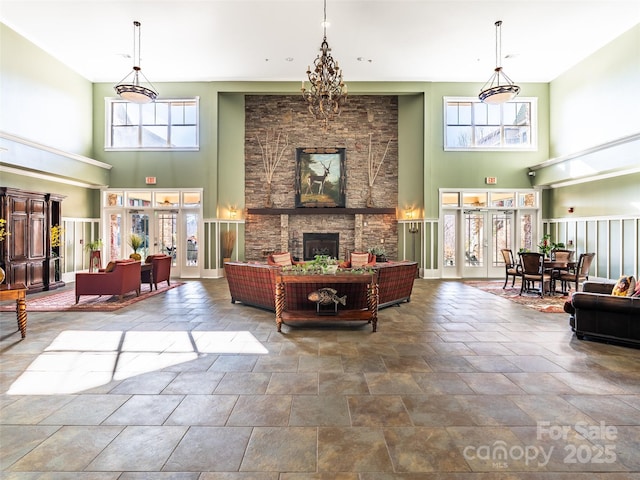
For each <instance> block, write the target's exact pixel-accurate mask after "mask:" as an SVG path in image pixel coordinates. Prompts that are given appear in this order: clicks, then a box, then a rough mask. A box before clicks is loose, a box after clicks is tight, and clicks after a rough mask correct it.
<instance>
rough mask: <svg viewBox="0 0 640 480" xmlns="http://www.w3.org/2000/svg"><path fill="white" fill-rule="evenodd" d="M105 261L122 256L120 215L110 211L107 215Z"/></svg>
mask: <svg viewBox="0 0 640 480" xmlns="http://www.w3.org/2000/svg"><path fill="white" fill-rule="evenodd" d="M107 222H108V224H107V230H108V231H107V238H108V240H107V244H106V248H107V252H106V256H107V262H111V261H115V260H118V259H119V258H122V248H123V245H122V215H121V214H119V213H110V214H109V215H108V216H107Z"/></svg>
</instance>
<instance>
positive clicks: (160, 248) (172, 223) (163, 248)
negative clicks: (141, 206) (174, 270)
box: [154, 210, 178, 267]
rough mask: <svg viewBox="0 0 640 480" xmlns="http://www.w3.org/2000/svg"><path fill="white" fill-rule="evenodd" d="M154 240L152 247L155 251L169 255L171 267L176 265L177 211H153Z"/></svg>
mask: <svg viewBox="0 0 640 480" xmlns="http://www.w3.org/2000/svg"><path fill="white" fill-rule="evenodd" d="M155 217H156V225H155V237H154V238H155V241H154V248H155V250H156V252H157V253H164V254H165V255H171V257H172V258H173V262H172V267H176V265H177V264H176V257H177V255H176V254H177V246H176V240H177V238H178V212H176V211H167V210H159V211H156V212H155Z"/></svg>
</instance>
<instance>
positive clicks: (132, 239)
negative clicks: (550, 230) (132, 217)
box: [128, 233, 144, 260]
mask: <svg viewBox="0 0 640 480" xmlns="http://www.w3.org/2000/svg"><path fill="white" fill-rule="evenodd" d="M128 243H129V246H130V247H131V248H133V253H132V254H131V255H129V258H133V259H134V260H141V259H142V256H141V255H140V254H139V253H138V250H140V248H142V244H143V243H144V240H143V239H142V237H141V236H140V235H138V234H137V233H132V234H131V235H129V241H128Z"/></svg>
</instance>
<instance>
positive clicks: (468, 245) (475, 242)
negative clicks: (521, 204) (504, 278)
mask: <svg viewBox="0 0 640 480" xmlns="http://www.w3.org/2000/svg"><path fill="white" fill-rule="evenodd" d="M513 217H514V212H513V211H508V210H505V211H499V210H484V211H479V210H465V211H464V212H463V217H462V221H463V229H464V230H463V232H464V233H463V238H462V240H463V248H464V260H463V262H462V266H463V268H462V276H463V277H465V278H477V277H480V278H491V277H499V276H500V275H503V274H504V261H503V257H502V252H501V251H500V250H501V249H503V248H510V249H512V250H513V245H514V239H515V237H514V228H513Z"/></svg>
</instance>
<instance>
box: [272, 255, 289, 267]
mask: <svg viewBox="0 0 640 480" xmlns="http://www.w3.org/2000/svg"><path fill="white" fill-rule="evenodd" d="M272 256H273V261H274V262H275V263H277V264H278V265H280V266H281V267H289V266H291V254H290V253H288V252H287V253H274V254H273V255H272Z"/></svg>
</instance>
